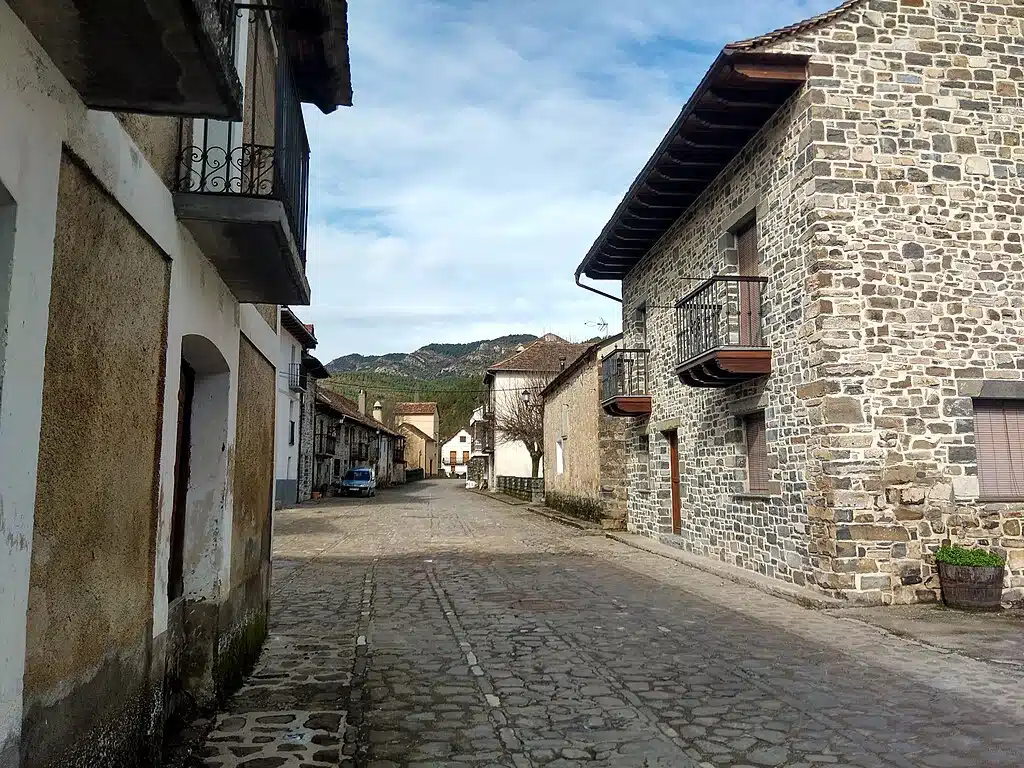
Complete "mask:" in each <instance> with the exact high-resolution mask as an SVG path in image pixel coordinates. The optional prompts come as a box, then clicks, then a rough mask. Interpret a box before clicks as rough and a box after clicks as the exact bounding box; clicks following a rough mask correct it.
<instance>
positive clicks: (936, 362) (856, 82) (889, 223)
mask: <svg viewBox="0 0 1024 768" xmlns="http://www.w3.org/2000/svg"><path fill="white" fill-rule="evenodd" d="M1022 40H1024V8H1022V6H1021V5H1020V3H1019V2H1018V1H1017V0H993V1H992V2H986V3H980V2H964V1H962V2H951V1H950V0H914V1H913V2H909V1H907V2H895V1H894V0H850V1H849V2H846V3H844V4H843V5H841V6H840V7H838V8H837V9H835V10H834V11H832V12H829V13H826V14H823V15H821V16H818V17H816V18H813V19H810V20H808V21H806V22H803V23H800V24H796V25H793V26H791V27H787V28H785V29H782V30H779V31H776V32H772V33H769V34H767V35H763V36H761V37H757V38H754V39H752V40H746V41H742V42H738V43H735V44H731V45H729V46H727V47H726V48H725V49H724V50H723V52H722V53H721V55H720V56H719V57H718V58H717V59H716V61H715V62H714V64H713V65H712V66H711V69H710V70H709V72H708V73H707V75H706V77H705V78H704V80H703V81H702V82H701V84H700V85H699V86H698V88H697V90H696V92H695V93H694V94H693V96H692V98H691V99H690V100H689V102H688V103H687V104H686V105H685V107H684V108H683V110H682V112H681V114H680V116H679V118H678V119H677V120H676V122H675V123H674V125H673V126H672V127H671V129H670V130H669V132H668V135H667V136H666V137H665V139H664V141H663V142H662V144H661V145H660V146H659V147H658V148H657V150H656V151H655V153H654V155H653V156H652V157H651V159H650V161H649V162H648V163H647V165H646V166H645V167H644V169H643V170H642V171H641V172H640V175H639V176H638V177H637V179H636V181H635V182H634V184H633V185H632V186H631V188H630V190H629V191H628V193H627V195H626V197H625V199H624V200H623V201H622V203H621V204H620V205H619V207H618V208H617V209H616V211H615V212H614V214H613V216H612V218H611V220H610V221H609V222H608V225H607V226H606V227H605V229H604V231H603V232H602V234H601V235H600V237H599V238H598V239H597V241H596V242H595V243H594V245H593V247H592V248H591V250H590V251H589V253H588V254H587V256H586V258H585V260H584V261H583V263H582V264H581V265H580V267H579V269H578V271H577V277H578V278H579V277H581V276H583V275H586V276H589V277H591V278H594V279H598V280H602V279H603V280H621V281H622V301H623V327H624V328H625V329H626V335H625V346H626V347H628V348H631V349H642V350H649V353H647V354H648V355H649V362H648V363H647V365H648V376H647V380H646V382H645V384H646V385H647V389H648V390H649V391H647V392H643V393H635V392H634V393H632V394H642V395H645V396H649V400H648V401H647V403H648V404H647V405H646V406H644V405H643V402H644V401H643V400H640V399H637V398H632V399H631V400H630V399H628V398H617V399H616V400H615V402H613V403H610V404H609V410H610V411H618V412H621V413H623V417H624V418H628V421H629V446H630V462H629V476H630V478H629V527H630V528H631V529H632V530H635V531H637V532H641V533H644V534H646V535H649V536H655V537H662V538H664V539H665V540H666V541H669V542H671V543H673V544H675V545H677V546H680V547H682V548H685V549H687V550H689V551H692V552H694V553H697V554H700V555H704V556H706V557H710V558H714V559H717V560H722V561H725V562H728V563H731V564H734V565H737V566H740V567H742V568H746V569H750V570H753V571H757V572H759V573H762V574H766V575H768V576H771V577H773V578H777V579H781V580H784V581H789V582H795V583H797V584H802V585H804V584H805V585H808V586H812V587H815V588H817V589H819V590H822V591H824V592H826V593H828V594H831V595H835V596H839V597H843V598H849V599H851V600H858V601H864V602H871V603H906V602H914V601H930V600H934V599H936V597H937V586H938V584H937V578H936V575H935V566H934V559H933V554H934V552H935V550H936V549H937V548H938V547H939V546H940V545H941V544H942V543H943V542H944V541H947V540H951V541H954V542H961V543H966V544H969V545H972V544H976V545H980V546H983V547H987V548H989V549H991V550H993V551H996V552H998V553H1000V554H1002V555H1005V556H1006V557H1007V560H1008V566H1007V572H1006V580H1005V587H1006V592H1005V594H1004V597H1005V598H1006V600H1008V601H1012V600H1020V599H1021V597H1022V594H1024V539H1022V538H1021V518H1022V512H1024V474H1022V473H1024V461H1021V459H1022V458H1024V457H1022V456H1021V449H1020V442H1019V438H1018V437H1016V436H1017V435H1018V434H1019V433H1018V432H1017V430H1018V429H1019V425H1020V423H1021V422H1020V420H1021V414H1022V411H1024V365H1022V364H1021V352H1020V344H1021V341H1022V337H1021V328H1022V327H1024V323H1022V320H1024V318H1022V309H1021V308H1022V307H1024V278H1022V277H1021V276H1022V274H1024V272H1022V265H1024V257H1022V235H1024V193H1022V192H1021V177H1022V175H1024V141H1022V132H1024V128H1022V126H1024V106H1022V97H1024V90H1022V88H1024V44H1022ZM619 404H621V405H622V406H623V407H622V408H618V405H619ZM645 410H649V413H644V411H645Z"/></svg>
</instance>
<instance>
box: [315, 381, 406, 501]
mask: <svg viewBox="0 0 1024 768" xmlns="http://www.w3.org/2000/svg"><path fill="white" fill-rule="evenodd" d="M318 414H319V416H318V418H319V419H320V420H321V426H320V430H321V432H320V433H319V435H320V436H319V437H318V440H319V441H320V442H319V443H318V446H317V447H318V450H320V453H319V454H318V458H319V464H318V471H319V472H320V474H319V476H318V481H319V483H320V485H319V487H321V488H328V489H330V488H334V487H337V486H338V485H340V483H341V481H342V480H343V479H344V477H345V473H346V472H348V471H349V470H350V469H356V468H360V467H366V468H369V469H372V470H373V471H374V474H375V476H376V478H377V486H378V487H381V488H386V487H388V486H392V485H401V484H402V483H404V482H405V464H404V454H405V437H404V436H403V435H402V434H401V433H400V432H398V431H396V430H393V429H390V428H388V427H387V426H385V425H384V424H383V422H381V416H382V412H381V406H380V403H375V404H374V409H373V415H372V416H370V415H367V413H366V395H365V394H364V393H360V395H359V402H358V403H357V402H355V401H353V400H350V399H349V398H347V397H345V396H344V395H342V394H340V393H338V392H334V391H333V390H329V389H326V388H324V389H321V390H320V392H319V396H318ZM332 437H333V439H332Z"/></svg>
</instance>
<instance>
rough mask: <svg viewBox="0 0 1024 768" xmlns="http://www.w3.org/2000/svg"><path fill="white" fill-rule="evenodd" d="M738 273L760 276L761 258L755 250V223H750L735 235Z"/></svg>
mask: <svg viewBox="0 0 1024 768" xmlns="http://www.w3.org/2000/svg"><path fill="white" fill-rule="evenodd" d="M736 250H737V251H738V254H739V273H740V274H741V275H752V276H753V277H757V276H758V275H760V274H761V257H760V255H759V254H758V250H757V222H756V221H752V222H750V224H748V225H747V226H746V227H744V228H743V229H741V230H740V231H739V232H737V233H736Z"/></svg>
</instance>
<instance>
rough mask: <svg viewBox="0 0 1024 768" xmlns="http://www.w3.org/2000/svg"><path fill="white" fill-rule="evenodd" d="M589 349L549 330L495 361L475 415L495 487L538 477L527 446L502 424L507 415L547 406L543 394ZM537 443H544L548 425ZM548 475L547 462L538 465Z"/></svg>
mask: <svg viewBox="0 0 1024 768" xmlns="http://www.w3.org/2000/svg"><path fill="white" fill-rule="evenodd" d="M586 350H587V345H585V344H571V343H569V342H568V341H566V340H565V339H563V338H561V337H559V336H556V335H554V334H552V333H549V334H547V335H545V336H543V337H541V338H539V339H537V340H536V341H533V342H531V343H530V344H527V345H525V346H520V347H519V348H518V349H517V350H516V352H515V353H514V354H513V355H511V356H510V357H507V358H505V359H504V360H501V361H499V362H497V363H495V364H494V365H492V366H491V367H490V368H489V369H488V370H487V373H486V374H485V375H484V405H483V406H481V407H480V408H478V409H477V411H476V412H475V413H474V414H473V418H472V420H471V423H472V427H473V438H474V444H475V446H476V448H478V449H479V450H477V451H476V454H477V455H478V456H480V457H481V458H483V459H484V464H485V467H484V468H483V476H484V477H485V478H486V479H487V483H488V485H489V487H490V488H491V490H495V489H497V478H498V477H502V476H506V477H532V476H533V458H532V457H531V455H530V451H529V450H528V448H527V446H526V445H525V444H524V443H523V442H521V441H516V440H512V439H511V438H510V437H509V436H508V435H507V434H505V432H504V431H503V430H502V429H501V425H502V422H503V420H504V419H507V417H508V416H509V414H511V413H513V412H515V411H516V410H517V409H518V408H519V406H518V405H517V402H519V403H526V404H528V405H529V406H530V407H536V408H540V407H541V405H542V404H541V399H540V393H541V390H543V389H544V387H545V386H547V384H548V383H549V382H550V381H551V380H552V379H553V378H555V376H557V375H558V374H559V373H560V372H561V371H563V370H564V369H565V367H566V366H568V365H570V364H571V363H572V362H574V361H575V360H576V358H577V357H579V356H580V355H581V354H583V353H584V352H585V351H586ZM538 433H539V434H538V435H537V442H538V444H539V445H542V434H540V433H542V430H538ZM537 470H538V472H537V474H538V475H540V476H543V473H544V468H543V464H540V465H539V466H538V467H537Z"/></svg>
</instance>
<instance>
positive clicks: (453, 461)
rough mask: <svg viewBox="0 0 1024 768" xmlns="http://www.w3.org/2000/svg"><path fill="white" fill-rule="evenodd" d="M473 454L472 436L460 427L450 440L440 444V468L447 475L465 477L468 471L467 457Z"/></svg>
mask: <svg viewBox="0 0 1024 768" xmlns="http://www.w3.org/2000/svg"><path fill="white" fill-rule="evenodd" d="M472 455H473V436H472V435H470V434H469V431H468V430H465V429H460V430H459V431H458V433H457V434H455V435H454V436H453V437H452V439H451V440H449V441H448V442H446V443H444V444H443V445H442V446H441V468H442V469H443V470H444V473H445V474H446V475H447V476H448V477H452V476H456V477H465V476H466V474H467V473H468V472H469V459H470V458H471V456H472Z"/></svg>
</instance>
